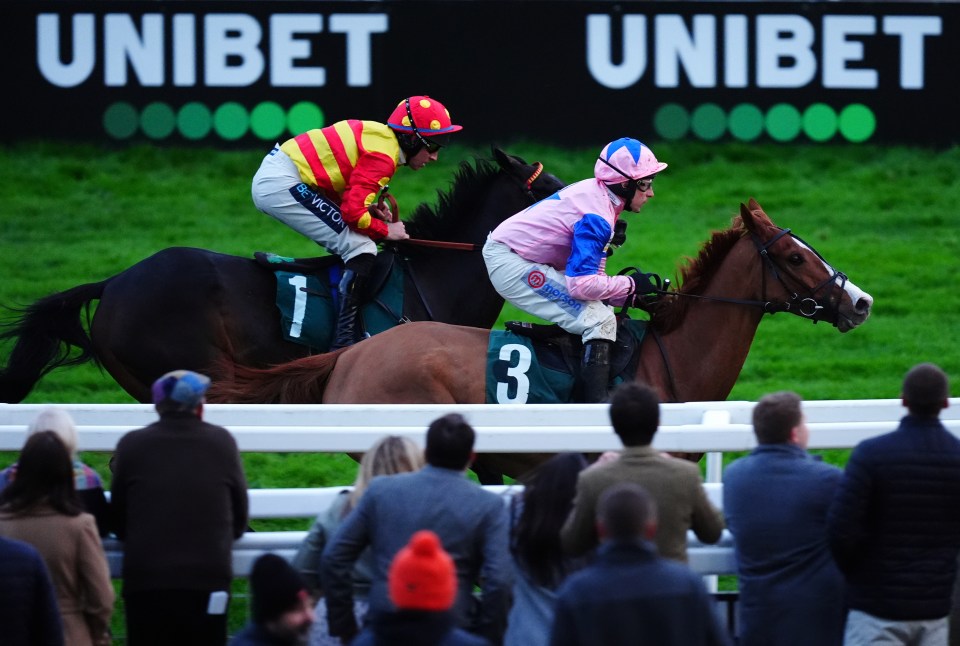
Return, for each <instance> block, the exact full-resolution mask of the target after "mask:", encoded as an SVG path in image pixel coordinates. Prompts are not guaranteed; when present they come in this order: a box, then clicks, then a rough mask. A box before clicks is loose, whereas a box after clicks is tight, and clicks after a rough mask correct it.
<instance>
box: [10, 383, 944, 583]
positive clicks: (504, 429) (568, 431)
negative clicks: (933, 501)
mask: <svg viewBox="0 0 960 646" xmlns="http://www.w3.org/2000/svg"><path fill="white" fill-rule="evenodd" d="M950 403H951V407H950V408H948V409H947V410H946V411H944V414H943V415H941V419H942V420H943V421H944V424H945V425H946V426H947V428H948V429H950V431H951V432H952V433H954V434H955V435H958V436H960V398H955V399H951V400H950ZM61 406H62V407H63V408H65V409H66V410H67V411H68V412H69V413H70V414H71V415H72V416H73V419H74V420H75V421H76V423H77V427H78V431H79V435H80V449H81V450H84V451H112V450H113V449H114V448H115V447H116V444H117V441H118V440H119V439H120V437H122V436H123V435H124V433H126V432H128V431H130V430H132V429H135V428H139V427H141V426H145V425H147V424H150V423H151V422H153V421H155V420H156V418H157V416H156V412H155V411H154V410H153V407H152V406H150V405H146V404H70V405H61ZM753 406H754V402H748V401H724V402H691V403H686V404H663V405H662V406H661V420H660V422H661V424H660V429H659V430H658V432H657V435H656V437H655V440H654V446H655V447H656V448H658V449H660V450H663V451H676V452H705V453H707V458H706V459H707V477H706V480H707V491H708V494H709V496H710V498H711V500H712V501H713V503H714V504H716V505H717V506H718V507H720V506H721V505H722V488H721V487H722V485H721V484H720V482H721V478H722V473H721V470H722V453H723V452H727V451H748V450H750V449H752V448H753V447H754V446H755V445H756V440H755V438H754V435H753V431H752V428H751V425H750V416H751V413H752V410H753ZM803 406H804V411H805V412H806V415H807V421H808V426H809V428H810V448H850V447H853V446H855V445H856V444H857V443H858V442H860V441H861V440H863V439H865V438H868V437H872V436H874V435H879V434H881V433H885V432H887V431H890V430H892V429H893V428H894V427H895V426H896V424H897V422H898V421H899V419H900V418H901V417H902V416H903V415H904V414H905V412H906V411H905V409H904V408H903V407H902V406H901V403H900V400H897V399H872V400H843V401H808V402H804V405H803ZM43 407H44V405H42V404H0V451H16V450H19V448H20V447H21V446H22V445H23V442H24V439H25V436H26V427H27V425H28V424H29V423H30V421H31V420H32V419H33V418H34V417H35V416H36V414H37V413H38V412H39V410H40V409H42V408H43ZM448 412H459V413H462V414H463V415H464V416H465V417H466V418H467V420H468V421H469V422H470V423H471V424H472V425H473V426H474V428H475V429H476V430H477V443H476V450H477V451H478V452H481V453H543V452H554V451H583V452H599V451H605V450H610V449H618V448H620V443H619V441H618V440H617V438H616V436H615V435H614V434H613V430H612V428H611V427H610V423H609V418H608V416H607V407H606V406H605V405H602V404H570V405H540V404H535V405H499V406H493V405H485V404H469V405H449V406H447V405H419V404H402V405H384V404H377V405H363V406H357V405H346V404H333V405H295V406H281V405H232V404H219V405H208V406H207V407H206V411H205V419H206V420H207V421H210V422H212V423H214V424H219V425H222V426H225V427H226V428H227V429H228V430H230V432H231V433H232V434H233V435H234V436H235V437H236V439H237V443H238V445H239V447H240V450H241V451H244V452H253V451H256V452H320V453H341V452H355V453H359V452H363V451H365V450H366V449H368V448H369V447H370V446H371V445H372V444H373V443H374V442H375V441H376V440H377V439H379V438H380V437H382V436H383V435H385V434H394V435H404V436H407V437H410V438H411V439H413V440H414V441H415V442H417V443H418V444H421V445H422V444H423V440H424V436H425V430H426V427H427V426H428V425H429V423H430V422H431V421H432V420H434V419H436V418H437V417H439V416H441V415H443V414H445V413H448ZM346 484H347V483H344V485H346ZM343 488H344V487H343V486H340V487H328V488H322V489H310V488H303V489H299V488H298V489H259V490H251V491H250V503H251V517H252V518H308V517H312V516H315V515H316V514H317V513H319V512H320V511H321V510H322V509H324V508H325V507H326V505H328V504H329V502H330V500H331V499H332V497H333V496H334V495H335V494H336V492H337V491H340V490H342V489H343ZM305 535H306V532H296V531H287V532H251V533H248V534H246V535H245V536H243V537H242V538H241V539H240V540H238V541H237V542H236V544H235V547H234V567H235V571H236V573H237V574H238V575H244V574H246V573H247V572H249V568H250V566H251V564H252V562H253V560H254V559H255V558H256V556H258V555H259V554H260V553H262V552H264V551H276V552H278V553H280V554H282V555H284V556H287V557H292V555H293V553H294V552H295V551H296V548H297V546H298V545H299V543H300V542H301V541H302V540H303V537H304V536H305ZM689 541H690V563H691V566H692V567H693V568H694V569H696V570H697V571H698V572H701V573H703V574H722V573H730V572H733V571H734V569H735V567H734V562H733V550H732V539H731V537H730V536H729V534H727V533H725V534H724V537H723V539H721V542H720V543H719V544H718V545H716V546H705V545H701V544H699V543H698V542H697V541H696V539H695V538H694V537H693V536H692V534H691V535H690V538H689ZM104 544H105V547H106V549H107V552H108V556H109V559H110V562H111V570H112V571H113V573H114V575H118V574H119V571H120V570H119V566H120V557H121V545H120V544H119V543H118V542H117V541H114V540H111V539H108V540H106V541H105V543H104Z"/></svg>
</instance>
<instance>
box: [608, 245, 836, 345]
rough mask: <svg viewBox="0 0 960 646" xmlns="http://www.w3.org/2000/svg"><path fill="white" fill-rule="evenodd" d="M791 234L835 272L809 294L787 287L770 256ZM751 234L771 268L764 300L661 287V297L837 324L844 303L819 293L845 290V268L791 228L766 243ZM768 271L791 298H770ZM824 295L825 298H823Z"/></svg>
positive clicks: (763, 280) (763, 276)
mask: <svg viewBox="0 0 960 646" xmlns="http://www.w3.org/2000/svg"><path fill="white" fill-rule="evenodd" d="M786 235H789V236H790V237H792V238H793V239H794V240H796V241H798V242H800V243H801V244H802V245H803V246H804V247H806V248H807V249H809V250H810V251H811V252H812V253H813V254H814V255H815V256H816V257H817V258H819V259H820V260H821V262H823V264H824V266H826V267H827V268H829V270H830V271H831V272H833V273H831V274H830V276H829V277H828V278H826V279H824V280H823V281H821V282H820V284H818V285H817V286H816V287H813V288H812V289H810V290H809V291H808V292H807V293H806V294H803V295H801V294H799V293H797V292H796V291H794V290H792V289H790V287H788V286H787V282H786V280H784V277H783V275H782V274H781V272H780V269H779V268H778V267H777V265H776V263H774V262H773V259H772V258H770V254H769V253H768V250H769V249H770V247H772V246H773V245H774V244H776V242H777V241H778V240H780V238H782V237H783V236H786ZM750 237H751V239H752V240H753V245H754V247H755V248H756V250H757V253H758V254H759V255H760V259H761V261H762V262H763V264H764V266H765V268H766V269H767V271H764V272H762V273H761V279H760V280H761V282H760V300H751V299H743V298H726V297H723V296H703V295H702V294H685V293H683V292H679V291H666V290H658V291H657V293H658V294H659V295H661V296H670V297H684V298H695V299H698V300H704V301H714V302H719V303H733V304H735V305H746V306H749V307H759V308H760V309H762V310H763V312H764V313H765V314H771V315H772V314H776V313H777V312H790V313H792V314H797V315H800V316H803V317H806V318H808V319H810V320H812V321H813V322H814V323H816V322H817V321H819V320H828V318H829V317H830V315H832V320H831V321H830V323H831V324H832V325H834V326H836V325H837V323H838V322H839V320H840V306H839V302H834V301H833V300H832V299H831V297H830V294H829V293H827V295H826V300H818V296H817V295H818V293H819V292H820V291H821V290H823V289H824V288H825V287H827V286H829V285H832V284H835V283H837V282H838V281H839V286H840V288H841V290H842V289H843V287H844V285H846V283H847V275H846V274H845V273H843V272H842V271H837V270H836V269H834V268H833V267H832V266H831V265H830V263H828V262H827V261H826V260H825V259H824V258H823V256H821V255H820V253H819V252H818V251H817V250H816V249H814V248H813V247H811V246H810V245H809V244H807V242H806V241H805V240H803V238H801V237H799V236H797V235H795V234H793V233H792V232H791V231H790V229H780V230H779V231H778V232H777V234H776V235H775V236H773V237H772V238H770V239H769V240H767V241H766V242H764V241H762V240H760V237H759V236H758V235H757V234H756V233H753V232H751V233H750ZM621 273H622V272H621ZM767 274H770V275H772V276H773V277H774V278H775V279H776V280H777V282H778V283H780V285H781V287H783V289H784V291H786V292H787V293H788V294H790V298H789V299H788V300H785V301H779V302H777V301H772V300H769V299H767ZM820 298H822V297H820ZM821 310H824V313H825V314H826V315H827V317H818V318H814V317H816V316H817V314H818V313H819V312H820V311H821Z"/></svg>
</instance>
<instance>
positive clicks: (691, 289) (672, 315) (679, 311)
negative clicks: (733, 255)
mask: <svg viewBox="0 0 960 646" xmlns="http://www.w3.org/2000/svg"><path fill="white" fill-rule="evenodd" d="M746 233H747V230H746V228H745V227H744V226H743V220H742V219H741V218H740V216H739V215H738V216H736V217H734V218H733V220H732V221H731V223H730V228H729V229H725V230H723V231H714V232H713V234H711V236H710V239H709V240H707V241H706V242H704V243H703V245H702V246H701V247H700V253H699V254H697V257H696V258H691V257H689V256H687V257H686V259H685V263H684V264H683V265H682V266H681V267H680V268H679V271H680V274H679V276H678V277H677V284H678V287H677V289H676V291H678V292H679V293H681V294H702V293H703V290H705V289H706V288H707V285H709V284H710V281H711V280H712V279H713V277H714V276H715V275H716V273H717V270H718V269H719V268H720V264H721V263H722V262H723V260H724V258H726V257H727V254H728V253H730V250H731V249H732V248H733V245H735V244H736V243H737V241H738V240H740V238H742V237H743V236H744V235H745V234H746ZM694 300H695V299H692V298H670V297H667V298H662V299H660V302H659V303H658V304H657V307H656V309H655V310H654V312H653V314H652V316H651V321H652V322H653V325H654V327H655V328H656V330H657V331H658V332H660V333H663V334H665V333H667V332H670V331H672V330H674V329H676V328H677V327H678V326H679V325H680V323H681V322H682V321H683V319H684V317H686V315H687V309H688V308H689V307H690V305H691V303H692V302H693V301H694Z"/></svg>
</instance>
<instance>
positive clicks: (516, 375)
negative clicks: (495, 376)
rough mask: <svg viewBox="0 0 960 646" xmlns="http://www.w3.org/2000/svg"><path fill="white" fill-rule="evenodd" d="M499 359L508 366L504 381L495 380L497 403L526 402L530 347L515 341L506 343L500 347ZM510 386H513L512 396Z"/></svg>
mask: <svg viewBox="0 0 960 646" xmlns="http://www.w3.org/2000/svg"><path fill="white" fill-rule="evenodd" d="M514 355H516V363H514ZM500 360H501V361H503V362H505V363H506V364H507V366H508V367H507V379H506V381H497V403H498V404H526V403H527V398H528V397H529V395H530V379H529V378H528V377H527V371H528V370H530V363H531V360H532V357H531V354H530V348H528V347H527V346H525V345H520V344H517V343H507V344H505V345H504V346H503V347H502V348H500ZM510 386H515V390H514V393H515V395H514V396H513V397H510Z"/></svg>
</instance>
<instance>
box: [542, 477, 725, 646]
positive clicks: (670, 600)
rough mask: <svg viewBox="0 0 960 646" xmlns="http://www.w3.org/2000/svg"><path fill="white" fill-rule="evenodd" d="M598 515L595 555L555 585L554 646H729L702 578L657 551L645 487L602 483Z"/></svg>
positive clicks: (653, 509) (654, 513)
mask: <svg viewBox="0 0 960 646" xmlns="http://www.w3.org/2000/svg"><path fill="white" fill-rule="evenodd" d="M596 520H597V531H598V533H599V534H600V540H601V541H602V544H601V546H600V549H599V550H598V551H597V560H596V562H595V563H593V564H591V565H588V566H587V567H586V568H584V569H583V570H581V571H580V572H577V573H575V574H572V575H571V576H570V578H569V579H567V581H566V582H565V583H564V584H563V585H561V586H560V590H559V591H558V593H557V610H556V615H555V617H556V619H555V621H554V624H553V631H552V633H551V636H550V643H551V644H552V645H553V646H568V645H570V646H587V645H594V644H595V645H596V646H618V645H620V644H623V645H625V646H626V645H630V646H633V645H634V644H656V645H657V646H699V645H707V644H710V645H713V644H729V637H728V636H727V635H726V634H725V632H724V631H723V629H722V628H721V627H720V625H719V623H718V621H717V618H716V616H715V615H714V612H713V608H712V606H711V603H710V596H709V595H708V594H707V590H706V588H705V587H704V585H703V581H702V580H701V579H700V577H699V576H697V575H696V574H694V573H693V572H692V571H690V570H689V569H688V568H687V567H686V566H684V565H682V564H680V563H677V562H674V561H671V560H668V559H664V558H662V557H660V556H658V555H657V551H656V549H655V547H654V545H653V544H652V542H651V541H652V540H653V537H654V536H655V534H656V532H657V507H656V503H655V502H654V501H653V499H652V497H651V496H650V494H649V493H647V491H646V490H645V489H644V488H643V487H641V486H640V485H637V484H634V483H629V482H626V483H620V484H615V485H613V486H611V487H609V488H607V489H606V490H605V491H604V492H603V494H602V495H601V496H600V501H599V503H598V504H597V518H596Z"/></svg>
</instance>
